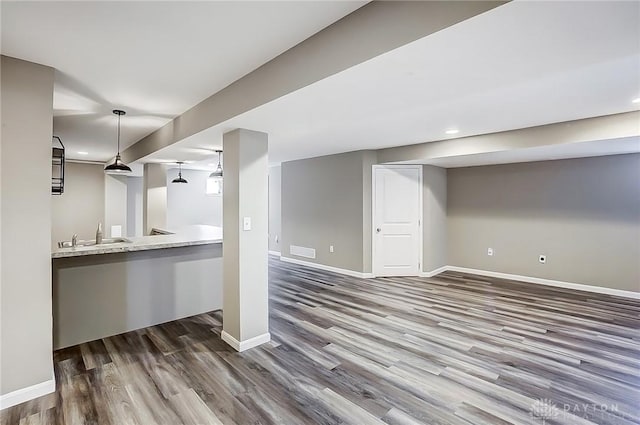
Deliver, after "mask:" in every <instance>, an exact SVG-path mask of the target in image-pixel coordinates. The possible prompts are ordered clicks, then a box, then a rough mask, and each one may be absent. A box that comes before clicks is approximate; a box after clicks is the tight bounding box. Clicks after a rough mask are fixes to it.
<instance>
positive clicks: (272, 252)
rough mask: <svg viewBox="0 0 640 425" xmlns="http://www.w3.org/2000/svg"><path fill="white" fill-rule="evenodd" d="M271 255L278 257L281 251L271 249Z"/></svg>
mask: <svg viewBox="0 0 640 425" xmlns="http://www.w3.org/2000/svg"><path fill="white" fill-rule="evenodd" d="M269 255H275V256H276V257H280V251H271V250H269Z"/></svg>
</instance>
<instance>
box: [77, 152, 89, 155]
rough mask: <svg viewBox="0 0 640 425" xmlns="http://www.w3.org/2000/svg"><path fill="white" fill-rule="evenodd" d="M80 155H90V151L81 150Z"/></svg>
mask: <svg viewBox="0 0 640 425" xmlns="http://www.w3.org/2000/svg"><path fill="white" fill-rule="evenodd" d="M78 155H89V152H85V151H79V152H78Z"/></svg>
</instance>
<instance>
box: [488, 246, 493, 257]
mask: <svg viewBox="0 0 640 425" xmlns="http://www.w3.org/2000/svg"><path fill="white" fill-rule="evenodd" d="M487 255H488V256H489V257H491V256H492V255H493V248H488V249H487Z"/></svg>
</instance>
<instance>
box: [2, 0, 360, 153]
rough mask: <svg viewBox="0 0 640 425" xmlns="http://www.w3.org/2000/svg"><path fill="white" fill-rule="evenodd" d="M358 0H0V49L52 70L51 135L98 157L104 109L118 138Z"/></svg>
mask: <svg viewBox="0 0 640 425" xmlns="http://www.w3.org/2000/svg"><path fill="white" fill-rule="evenodd" d="M365 3H366V2H364V1H303V2H301V1H284V2H282V1H280V2H276V1H255V2H249V1H236V2H232V1H226V2H222V1H220V2H218V1H209V2H206V1H200V2H182V1H160V2H155V1H144V2H98V1H88V2H80V1H64V2H57V1H55V2H54V1H44V2H31V1H16V2H11V1H2V3H0V7H1V36H2V37H1V41H2V48H1V51H2V54H3V55H8V56H13V57H16V58H20V59H24V60H28V61H32V62H36V63H40V64H44V65H48V66H51V67H54V68H55V69H56V77H55V78H56V80H55V92H54V117H55V118H54V131H55V134H56V135H58V136H60V137H61V138H62V139H63V141H64V143H65V145H66V146H67V148H68V156H69V157H70V158H79V159H90V160H99V161H105V160H107V159H109V158H111V157H112V156H113V155H115V138H116V127H115V126H116V118H115V116H114V115H112V114H111V110H112V109H114V108H120V109H124V110H126V111H127V112H128V114H127V115H126V116H125V117H123V120H122V145H123V147H126V146H128V145H130V144H131V143H134V142H136V141H137V140H139V139H140V138H142V137H143V136H145V135H147V134H148V133H150V132H152V131H154V130H156V129H158V128H159V127H161V126H162V125H164V124H166V123H167V122H168V121H169V120H170V119H172V118H174V117H175V116H177V115H179V114H181V113H183V112H184V111H185V110H187V109H189V108H190V107H192V106H194V105H195V104H197V103H199V102H200V101H201V100H203V99H205V98H207V97H208V96H210V95H211V94H213V93H215V92H217V91H219V90H220V89H222V88H224V87H226V86H227V85H229V84H230V83H232V82H233V81H235V80H237V79H238V78H240V77H242V76H243V75H245V74H247V73H249V72H250V71H252V70H254V69H255V68H257V67H259V66H260V65H262V64H264V63H265V62H267V61H269V60H270V59H272V58H274V57H276V56H277V55H279V54H280V53H282V52H284V51H286V50H288V49H289V48H291V47H293V46H294V45H296V44H298V43H299V42H301V41H303V40H304V39H306V38H308V37H310V36H311V35H313V34H315V33H316V32H318V31H320V30H321V29H323V28H324V27H326V26H328V25H330V24H331V23H333V22H335V21H336V20H338V19H340V18H342V17H343V16H345V15H347V14H349V13H351V12H352V11H354V10H355V9H357V8H358V7H360V6H362V5H363V4H365ZM78 151H86V152H89V155H87V156H81V155H78V153H77V152H78Z"/></svg>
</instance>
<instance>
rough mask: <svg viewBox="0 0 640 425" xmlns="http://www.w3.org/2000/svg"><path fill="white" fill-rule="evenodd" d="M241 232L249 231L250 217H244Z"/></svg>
mask: <svg viewBox="0 0 640 425" xmlns="http://www.w3.org/2000/svg"><path fill="white" fill-rule="evenodd" d="M242 230H244V231H247V230H251V217H244V218H243V220H242Z"/></svg>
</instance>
